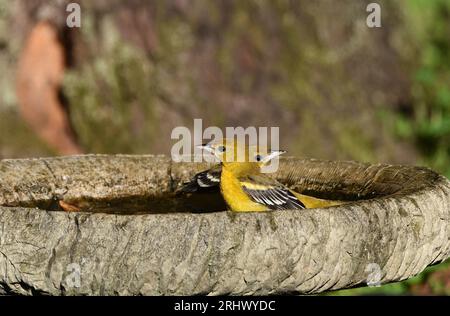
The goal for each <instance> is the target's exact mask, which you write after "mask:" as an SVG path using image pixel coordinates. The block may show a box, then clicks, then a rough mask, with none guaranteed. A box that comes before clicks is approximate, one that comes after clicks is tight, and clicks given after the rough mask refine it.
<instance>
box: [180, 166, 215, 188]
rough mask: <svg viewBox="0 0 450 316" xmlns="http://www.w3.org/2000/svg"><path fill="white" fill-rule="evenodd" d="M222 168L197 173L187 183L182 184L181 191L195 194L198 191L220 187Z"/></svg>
mask: <svg viewBox="0 0 450 316" xmlns="http://www.w3.org/2000/svg"><path fill="white" fill-rule="evenodd" d="M221 174H222V168H221V167H220V166H218V167H214V168H211V169H209V170H205V171H202V172H199V173H197V174H196V175H195V176H193V177H192V179H191V180H190V181H189V182H185V183H183V186H182V187H181V189H180V190H181V191H183V192H196V191H198V190H199V189H200V190H201V189H202V188H203V189H210V188H216V187H218V186H219V185H220V176H221Z"/></svg>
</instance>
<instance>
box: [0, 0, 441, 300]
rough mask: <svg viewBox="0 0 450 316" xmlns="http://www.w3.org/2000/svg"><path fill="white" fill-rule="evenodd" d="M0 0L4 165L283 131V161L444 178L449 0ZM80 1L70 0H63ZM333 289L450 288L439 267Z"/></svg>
mask: <svg viewBox="0 0 450 316" xmlns="http://www.w3.org/2000/svg"><path fill="white" fill-rule="evenodd" d="M69 2H70V1H58V0H55V1H42V0H0V73H1V76H0V158H19V157H41V156H54V155H70V154H77V153H128V154H145V153H165V154H169V153H170V148H171V146H172V144H173V141H171V139H170V134H171V131H172V129H173V128H174V127H176V126H180V125H181V126H187V127H190V128H191V127H192V126H193V119H194V118H202V119H203V125H204V126H211V125H214V126H219V127H221V128H223V127H226V126H243V127H247V126H279V127H280V136H281V140H280V143H281V144H280V146H281V147H282V148H286V149H288V150H289V153H290V154H291V155H296V156H300V157H314V158H321V159H331V160H335V159H339V160H343V159H344V160H345V159H346V160H348V159H351V160H358V161H365V162H383V163H403V164H417V165H426V166H429V167H431V168H433V169H434V170H436V171H438V172H440V173H442V174H445V175H447V177H449V176H450V1H448V0H409V1H389V0H384V1H382V0H378V1H373V2H376V3H378V4H380V6H381V25H382V26H381V27H380V28H369V27H368V26H367V24H366V18H367V16H368V14H369V13H368V12H366V7H367V5H368V4H369V3H370V2H372V1H361V0H342V1H339V4H337V2H336V1H328V0H320V1H308V0H291V1H288V0H276V1H256V0H254V1H250V0H245V1H233V0H218V1H206V0H192V1H191V0H169V1H161V0H153V1H137V0H136V1H126V2H125V1H113V0H111V1H102V0H100V1H95V2H94V1H76V2H77V3H79V4H80V6H81V27H80V28H76V27H75V28H69V27H67V25H66V18H67V16H68V15H69V14H70V12H66V7H67V4H68V3H69ZM74 2H75V1H74ZM332 294H333V295H335V294H417V295H422V294H423V295H428V294H441V295H445V294H447V295H448V294H450V264H449V263H443V264H440V265H437V266H434V267H431V268H428V269H427V270H426V271H425V272H424V273H422V274H421V275H419V276H417V277H415V278H413V279H411V280H408V281H405V282H400V283H396V284H390V285H386V286H382V287H371V288H358V289H353V290H345V291H338V292H334V293H332Z"/></svg>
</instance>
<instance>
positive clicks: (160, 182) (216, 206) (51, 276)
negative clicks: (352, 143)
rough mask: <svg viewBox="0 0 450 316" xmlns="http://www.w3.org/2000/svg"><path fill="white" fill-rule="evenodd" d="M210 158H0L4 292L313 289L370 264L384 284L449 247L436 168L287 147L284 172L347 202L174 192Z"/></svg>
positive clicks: (365, 275) (448, 194) (449, 223)
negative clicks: (253, 205)
mask: <svg viewBox="0 0 450 316" xmlns="http://www.w3.org/2000/svg"><path fill="white" fill-rule="evenodd" d="M207 167H208V165H207V164H204V163H195V164H194V163H173V162H171V160H170V159H169V158H167V157H164V156H126V155H118V156H105V155H88V156H73V157H62V158H46V159H17V160H2V161H0V294H1V293H3V294H53V295H61V294H65V295H75V294H87V295H96V294H97V295H139V294H142V295H194V294H212V295H220V294H245V295H257V294H258V295H261V294H283V293H319V292H323V291H326V290H335V289H342V288H347V287H352V286H357V285H364V284H367V282H372V281H373V280H370V275H369V274H370V271H369V270H368V267H374V266H375V267H378V268H379V274H378V279H379V280H375V281H377V282H379V283H388V282H394V281H399V280H403V279H407V278H409V277H412V276H414V275H416V274H418V273H419V272H421V271H422V270H423V269H424V268H425V267H427V266H428V265H431V264H435V263H438V262H440V261H442V260H445V259H447V258H448V257H449V256H450V181H449V180H448V179H446V178H445V177H443V176H440V175H438V174H436V173H435V172H433V171H431V170H430V169H427V168H422V167H413V166H399V165H381V164H378V165H369V164H362V163H357V162H337V161H321V160H302V159H297V158H290V157H287V158H283V159H281V162H280V169H279V171H278V172H277V173H276V174H273V176H274V177H276V178H277V179H278V180H279V181H280V182H282V183H284V184H285V185H288V186H289V187H291V188H292V189H294V190H296V191H298V192H302V193H305V194H309V195H313V196H316V197H319V198H327V199H334V200H346V201H348V202H349V203H346V204H344V205H340V206H335V207H328V208H322V209H307V210H301V211H299V210H297V211H289V210H288V211H273V212H267V213H239V214H237V213H231V212H228V211H225V205H224V203H223V200H222V199H221V197H220V195H219V194H218V193H208V194H198V195H196V194H193V195H191V196H180V195H177V194H175V192H176V190H177V189H178V188H179V187H180V185H181V184H182V183H183V182H184V181H187V180H188V179H189V178H190V177H191V176H192V175H194V174H195V173H196V172H198V171H200V170H203V169H205V168H207ZM61 202H63V203H66V204H68V205H73V206H76V208H77V209H79V210H80V212H65V211H63V210H62V208H61V206H60V205H61ZM368 271H369V272H368Z"/></svg>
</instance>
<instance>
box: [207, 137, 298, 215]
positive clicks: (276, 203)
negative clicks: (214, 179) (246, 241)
mask: <svg viewBox="0 0 450 316" xmlns="http://www.w3.org/2000/svg"><path fill="white" fill-rule="evenodd" d="M201 148H202V149H204V150H206V151H209V152H211V153H212V154H214V155H215V156H216V157H217V158H218V159H219V160H220V162H221V167H222V168H221V176H220V191H221V193H222V195H223V197H224V199H225V202H226V203H227V204H228V206H229V208H230V209H231V210H232V211H234V212H260V211H269V210H280V209H304V208H305V205H304V203H303V202H302V201H300V200H299V199H298V198H297V197H296V195H295V194H294V193H293V192H292V191H291V190H289V189H288V188H286V187H285V186H284V185H282V184H281V183H279V182H278V181H276V180H275V179H272V178H270V177H269V176H267V175H265V174H263V173H261V167H262V166H263V165H264V164H265V163H267V162H268V161H270V160H271V159H273V158H275V157H277V156H279V155H280V154H282V153H284V151H274V152H271V153H270V154H269V155H267V156H266V157H263V156H261V154H260V153H259V152H258V151H257V150H254V148H255V147H245V148H238V146H237V144H236V142H235V141H234V140H229V139H224V140H221V141H216V142H212V143H209V144H207V145H202V146H201ZM238 158H239V159H238Z"/></svg>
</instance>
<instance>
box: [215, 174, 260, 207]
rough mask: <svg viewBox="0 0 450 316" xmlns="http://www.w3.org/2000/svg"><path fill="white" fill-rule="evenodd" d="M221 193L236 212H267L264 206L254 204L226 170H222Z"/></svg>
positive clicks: (236, 180)
mask: <svg viewBox="0 0 450 316" xmlns="http://www.w3.org/2000/svg"><path fill="white" fill-rule="evenodd" d="M220 191H221V192H222V196H223V198H224V199H225V202H227V204H228V206H229V207H230V209H231V210H232V211H234V212H261V211H267V210H268V208H267V207H266V206H264V205H261V204H259V203H256V202H254V201H253V200H252V199H251V198H250V197H249V196H248V195H247V194H246V193H245V192H244V190H243V189H242V186H241V184H240V183H239V180H238V179H237V178H236V177H235V176H234V175H233V174H232V173H231V172H230V171H228V170H226V168H222V175H221V178H220Z"/></svg>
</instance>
